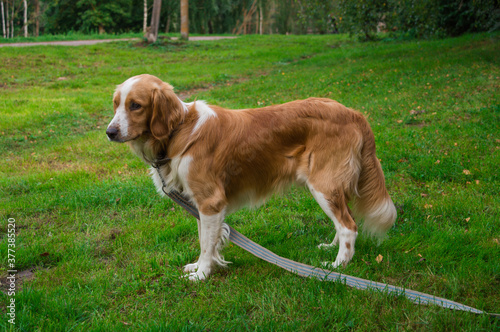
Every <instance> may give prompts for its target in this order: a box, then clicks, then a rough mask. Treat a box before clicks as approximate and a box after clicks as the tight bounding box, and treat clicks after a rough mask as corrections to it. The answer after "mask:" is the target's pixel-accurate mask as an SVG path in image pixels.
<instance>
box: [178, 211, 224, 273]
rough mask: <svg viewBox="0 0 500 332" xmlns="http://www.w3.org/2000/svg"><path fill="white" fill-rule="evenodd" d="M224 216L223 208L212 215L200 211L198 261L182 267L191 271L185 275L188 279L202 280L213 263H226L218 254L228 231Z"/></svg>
mask: <svg viewBox="0 0 500 332" xmlns="http://www.w3.org/2000/svg"><path fill="white" fill-rule="evenodd" d="M224 216H225V210H223V211H221V212H219V213H216V214H213V215H205V214H203V213H200V220H199V222H198V235H199V238H200V249H201V252H200V258H199V259H198V262H196V263H194V264H188V265H186V266H185V267H184V271H185V272H191V273H189V274H188V275H187V277H189V280H194V281H196V280H203V279H205V278H207V277H208V276H209V274H210V273H211V272H212V269H213V265H214V263H218V264H220V265H224V264H225V263H227V262H225V261H224V260H223V259H222V258H221V256H220V254H219V250H220V249H221V247H222V246H221V244H222V243H223V242H224V241H225V238H226V237H227V236H226V234H225V233H228V232H227V230H226V228H227V227H223V221H224ZM224 226H225V225H224ZM228 234H229V233H228ZM228 234H227V235H228ZM194 270H196V272H194Z"/></svg>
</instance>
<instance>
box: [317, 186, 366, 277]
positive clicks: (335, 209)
mask: <svg viewBox="0 0 500 332" xmlns="http://www.w3.org/2000/svg"><path fill="white" fill-rule="evenodd" d="M308 187H309V190H310V191H311V193H312V195H313V196H314V198H315V199H316V201H317V202H318V204H319V205H320V206H321V208H322V209H323V211H324V212H325V213H326V214H327V216H328V217H330V219H332V221H333V223H334V225H335V230H336V231H337V234H336V235H335V239H334V240H333V242H332V243H331V244H326V245H320V246H321V247H324V246H327V247H328V246H333V245H336V244H338V245H339V252H338V254H337V258H336V259H335V261H334V262H333V263H330V262H328V263H326V264H327V265H331V266H333V268H336V267H338V266H340V265H345V264H347V263H348V262H349V261H350V260H351V259H352V256H353V255H354V244H355V242H356V237H357V235H358V232H357V231H358V227H357V226H356V223H355V222H354V220H353V219H352V217H351V214H350V212H349V208H348V207H347V201H346V197H345V194H344V192H343V191H342V190H340V189H331V190H325V189H323V192H321V191H318V190H317V189H316V188H315V187H314V186H313V185H312V184H311V183H308Z"/></svg>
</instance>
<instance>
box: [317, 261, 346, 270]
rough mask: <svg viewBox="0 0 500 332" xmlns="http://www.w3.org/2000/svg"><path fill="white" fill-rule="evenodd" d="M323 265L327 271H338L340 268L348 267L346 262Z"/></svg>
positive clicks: (324, 263)
mask: <svg viewBox="0 0 500 332" xmlns="http://www.w3.org/2000/svg"><path fill="white" fill-rule="evenodd" d="M321 265H322V266H323V267H324V268H325V269H332V270H333V269H336V268H338V267H339V266H343V267H345V266H346V265H347V262H345V261H337V260H336V261H335V262H322V263H321Z"/></svg>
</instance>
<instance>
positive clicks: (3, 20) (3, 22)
mask: <svg viewBox="0 0 500 332" xmlns="http://www.w3.org/2000/svg"><path fill="white" fill-rule="evenodd" d="M0 6H1V7H2V32H3V38H5V37H6V31H5V14H4V10H3V1H0Z"/></svg>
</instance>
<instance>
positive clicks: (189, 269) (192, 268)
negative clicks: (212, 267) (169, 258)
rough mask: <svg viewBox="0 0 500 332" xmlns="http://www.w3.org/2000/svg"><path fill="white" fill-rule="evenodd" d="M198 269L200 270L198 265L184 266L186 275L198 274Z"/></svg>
mask: <svg viewBox="0 0 500 332" xmlns="http://www.w3.org/2000/svg"><path fill="white" fill-rule="evenodd" d="M197 269H198V263H193V264H187V265H185V266H184V272H186V273H191V272H196V270H197Z"/></svg>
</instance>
